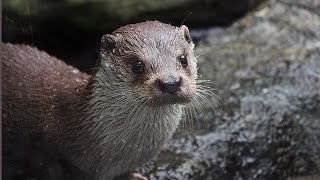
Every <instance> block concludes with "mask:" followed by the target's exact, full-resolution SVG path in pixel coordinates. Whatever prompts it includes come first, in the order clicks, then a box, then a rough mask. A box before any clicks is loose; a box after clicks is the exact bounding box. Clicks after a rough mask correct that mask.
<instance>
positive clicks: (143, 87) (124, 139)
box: [1, 21, 197, 179]
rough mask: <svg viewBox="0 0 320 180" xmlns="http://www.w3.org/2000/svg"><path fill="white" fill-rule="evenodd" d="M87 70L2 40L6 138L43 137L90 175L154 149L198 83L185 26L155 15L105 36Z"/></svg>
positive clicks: (109, 174) (141, 158)
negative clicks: (93, 66)
mask: <svg viewBox="0 0 320 180" xmlns="http://www.w3.org/2000/svg"><path fill="white" fill-rule="evenodd" d="M101 43H102V44H101V51H100V54H101V58H100V61H99V64H98V66H97V70H96V71H95V72H94V73H93V74H92V75H91V76H89V75H87V74H85V73H81V72H79V71H78V70H77V69H75V68H73V67H71V66H68V65H66V64H65V63H63V62H61V61H60V60H58V59H56V58H54V57H52V56H49V55H48V54H46V53H44V52H42V51H39V50H38V49H36V48H32V47H29V46H25V45H12V44H1V57H2V62H3V74H2V75H3V77H2V78H3V82H2V86H3V91H2V95H3V131H4V143H5V144H6V143H8V144H10V143H14V142H11V141H10V138H11V137H13V136H17V135H18V136H41V137H42V139H43V141H44V142H48V143H49V144H52V145H53V146H54V147H55V148H56V149H57V151H58V153H60V154H62V155H63V156H64V157H65V158H66V159H67V160H68V161H70V162H71V163H72V164H74V165H75V166H76V167H78V168H80V169H82V170H83V171H85V172H88V173H89V174H90V175H92V176H93V177H95V178H96V179H112V178H113V177H115V176H118V175H120V174H122V173H124V172H126V171H128V170H132V169H133V168H135V167H137V166H138V165H141V164H142V163H144V162H146V161H148V160H149V159H150V158H152V157H153V156H154V155H156V154H157V153H158V152H159V151H160V150H161V147H162V146H163V145H164V144H165V143H166V142H167V141H168V140H169V139H170V137H171V136H172V134H173V132H174V131H175V129H176V127H177V126H178V123H179V121H180V119H181V114H182V108H183V104H186V103H188V102H189V101H191V100H192V98H193V94H194V92H195V90H196V83H195V78H196V74H197V73H196V64H195V59H194V56H193V44H192V42H191V38H190V36H189V32H188V29H187V28H186V27H185V26H182V27H180V28H178V27H174V26H171V25H167V24H163V23H160V22H157V21H154V22H144V23H139V24H134V25H128V26H125V27H122V28H119V29H118V30H116V31H115V32H113V33H112V35H105V36H104V37H103V38H102V42H101Z"/></svg>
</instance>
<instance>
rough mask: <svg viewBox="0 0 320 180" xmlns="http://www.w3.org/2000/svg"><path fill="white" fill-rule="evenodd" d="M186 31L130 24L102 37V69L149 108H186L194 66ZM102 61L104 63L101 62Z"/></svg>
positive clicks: (191, 93) (158, 24) (192, 87)
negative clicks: (110, 73) (105, 69)
mask: <svg viewBox="0 0 320 180" xmlns="http://www.w3.org/2000/svg"><path fill="white" fill-rule="evenodd" d="M193 47H194V44H193V43H192V40H191V37H190V34H189V30H188V28H187V27H186V26H184V25H183V26H181V27H174V26H171V25H169V24H164V23H161V22H158V21H148V22H143V23H138V24H131V25H127V26H124V27H121V28H119V29H117V30H115V31H114V32H113V33H112V34H106V35H104V36H103V37H102V42H101V52H100V53H101V55H102V56H103V57H108V58H102V59H101V63H102V64H108V65H106V66H103V67H101V68H111V69H112V73H113V74H114V76H115V77H116V78H115V79H116V80H115V81H116V82H117V81H118V82H119V83H120V82H121V83H126V84H127V85H128V87H129V88H130V89H131V90H130V92H132V93H133V94H134V95H135V96H138V97H139V98H140V99H144V100H145V101H146V102H147V103H146V104H148V105H149V106H161V105H164V104H185V103H188V102H190V101H191V100H192V98H193V96H194V93H195V91H196V82H195V79H196V78H197V66H196V60H195V57H194V52H193ZM104 61H105V62H104Z"/></svg>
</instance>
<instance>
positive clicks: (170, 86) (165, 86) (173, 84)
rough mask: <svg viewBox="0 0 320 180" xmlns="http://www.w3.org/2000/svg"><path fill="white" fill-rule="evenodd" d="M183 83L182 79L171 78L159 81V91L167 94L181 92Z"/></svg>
mask: <svg viewBox="0 0 320 180" xmlns="http://www.w3.org/2000/svg"><path fill="white" fill-rule="evenodd" d="M181 83H182V78H181V77H172V76H169V77H167V78H165V79H159V80H158V86H159V89H160V90H161V91H162V92H166V93H170V94H173V93H175V92H177V91H180V88H181Z"/></svg>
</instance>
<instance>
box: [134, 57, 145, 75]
mask: <svg viewBox="0 0 320 180" xmlns="http://www.w3.org/2000/svg"><path fill="white" fill-rule="evenodd" d="M131 66H132V67H131V68H132V71H133V72H134V73H136V74H140V73H143V71H144V62H142V61H140V60H137V61H134V62H133V63H132V64H131Z"/></svg>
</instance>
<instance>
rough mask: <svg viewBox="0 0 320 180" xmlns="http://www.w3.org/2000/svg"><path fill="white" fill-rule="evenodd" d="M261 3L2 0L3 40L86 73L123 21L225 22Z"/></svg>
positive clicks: (221, 0) (202, 26)
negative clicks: (107, 36)
mask: <svg viewBox="0 0 320 180" xmlns="http://www.w3.org/2000/svg"><path fill="white" fill-rule="evenodd" d="M262 1H263V0H237V1H234V0H181V1H170V0H165V1H159V0H150V1H144V0H140V1H139V0H133V1H132V0H122V1H114V0H105V1H84V0H77V1H73V0H4V1H3V2H2V4H3V26H2V27H3V31H2V32H3V34H2V38H3V41H4V42H11V43H25V44H30V45H33V46H36V47H37V48H39V49H41V50H44V51H46V52H48V53H49V54H50V55H53V56H56V57H58V58H60V59H62V60H64V61H65V62H67V63H68V64H71V65H74V66H76V67H78V68H79V69H80V70H82V71H86V72H90V69H91V68H92V67H93V66H94V64H95V61H96V59H97V55H98V53H97V52H98V51H99V44H100V37H101V36H102V35H103V34H107V33H111V32H112V31H113V30H115V29H116V28H118V27H120V26H122V25H125V24H128V23H136V22H141V21H145V20H159V21H162V22H165V23H170V24H172V25H176V26H180V25H181V23H184V24H186V25H187V26H188V27H189V28H190V29H191V30H192V29H207V28H209V27H215V26H228V25H230V24H231V23H232V22H234V21H235V20H236V19H238V18H240V17H242V16H243V15H244V14H246V13H247V12H248V11H249V10H250V9H253V8H254V7H256V6H257V5H258V4H260V3H261V2H262ZM184 20H185V21H184ZM195 40H196V39H195Z"/></svg>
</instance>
